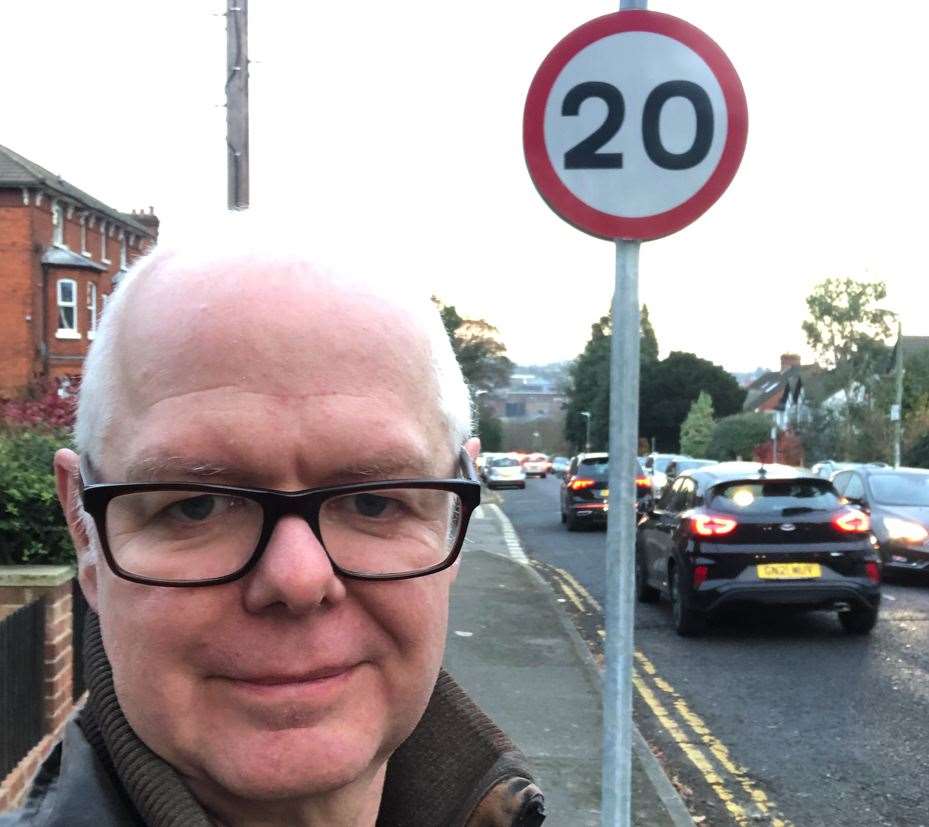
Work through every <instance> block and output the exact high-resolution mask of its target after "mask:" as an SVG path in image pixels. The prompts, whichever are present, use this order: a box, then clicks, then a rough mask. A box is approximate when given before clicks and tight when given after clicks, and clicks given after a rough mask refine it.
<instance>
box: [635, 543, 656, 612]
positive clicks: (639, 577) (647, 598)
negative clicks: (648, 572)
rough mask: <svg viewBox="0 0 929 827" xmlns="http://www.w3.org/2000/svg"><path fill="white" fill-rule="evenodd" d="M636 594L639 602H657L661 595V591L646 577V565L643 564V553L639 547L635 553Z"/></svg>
mask: <svg viewBox="0 0 929 827" xmlns="http://www.w3.org/2000/svg"><path fill="white" fill-rule="evenodd" d="M635 596H636V599H637V600H638V601H639V603H657V602H658V598H659V597H660V596H661V592H659V591H658V589H656V588H655V587H654V586H649V585H648V581H647V580H646V579H645V566H643V565H642V555H641V553H640V552H639V550H638V549H636V553H635Z"/></svg>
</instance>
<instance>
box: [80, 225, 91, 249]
mask: <svg viewBox="0 0 929 827" xmlns="http://www.w3.org/2000/svg"><path fill="white" fill-rule="evenodd" d="M81 255H83V256H90V255H91V252H90V250H88V249H87V216H86V215H83V216H81Z"/></svg>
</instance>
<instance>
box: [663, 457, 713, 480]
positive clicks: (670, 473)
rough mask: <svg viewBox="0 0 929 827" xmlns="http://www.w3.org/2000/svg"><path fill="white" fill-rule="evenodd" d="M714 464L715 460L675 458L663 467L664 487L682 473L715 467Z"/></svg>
mask: <svg viewBox="0 0 929 827" xmlns="http://www.w3.org/2000/svg"><path fill="white" fill-rule="evenodd" d="M716 462H717V461H716V460H715V459H694V458H693V457H685V456H680V457H675V458H674V459H672V460H671V461H670V462H669V463H668V464H667V466H666V467H665V472H664V473H665V478H666V482H665V485H667V484H668V483H670V482H674V480H675V479H677V477H678V476H679V475H680V474H681V472H682V471H690V470H691V469H693V468H703V466H705V465H715V464H716Z"/></svg>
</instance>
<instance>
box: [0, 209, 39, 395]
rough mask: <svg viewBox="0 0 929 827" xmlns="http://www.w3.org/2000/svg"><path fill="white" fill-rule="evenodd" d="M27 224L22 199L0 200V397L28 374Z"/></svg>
mask: <svg viewBox="0 0 929 827" xmlns="http://www.w3.org/2000/svg"><path fill="white" fill-rule="evenodd" d="M8 195H10V193H0V196H8ZM29 221H30V214H29V210H28V209H24V208H23V205H22V196H20V201H19V204H18V205H17V204H16V203H15V200H12V199H11V198H9V197H3V198H0V336H2V340H0V342H2V344H0V356H2V358H0V393H3V391H4V389H12V388H17V387H20V386H21V385H22V384H23V382H24V380H27V381H28V378H29V375H30V372H31V370H32V358H33V352H34V348H35V346H34V341H33V331H32V319H33V316H34V313H35V308H34V307H33V289H32V288H33V285H32V279H31V268H32V251H31V247H32V232H31V228H30V224H29ZM37 321H38V320H37Z"/></svg>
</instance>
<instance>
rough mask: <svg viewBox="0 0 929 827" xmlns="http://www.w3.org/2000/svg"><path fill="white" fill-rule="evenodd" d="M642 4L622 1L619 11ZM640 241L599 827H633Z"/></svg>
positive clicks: (618, 376)
mask: <svg viewBox="0 0 929 827" xmlns="http://www.w3.org/2000/svg"><path fill="white" fill-rule="evenodd" d="M647 5H648V4H647V2H646V0H620V4H619V10H620V11H626V10H630V9H644V8H645V7H646V6H647ZM639 325H640V320H639V242H638V241H622V240H619V239H617V241H616V283H615V287H614V289H613V331H612V337H611V338H612V342H611V352H610V500H609V502H610V517H609V522H608V524H607V536H606V623H605V625H606V653H605V654H606V658H605V661H606V672H605V682H604V683H605V685H604V693H603V770H602V778H601V788H602V789H601V794H600V795H601V805H600V806H601V815H600V823H601V824H602V825H603V827H632V656H633V631H634V621H635V614H634V611H635V604H634V599H635V588H634V583H635V521H636V510H635V473H634V470H633V469H634V468H635V463H637V462H638V459H637V454H638V442H639Z"/></svg>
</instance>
